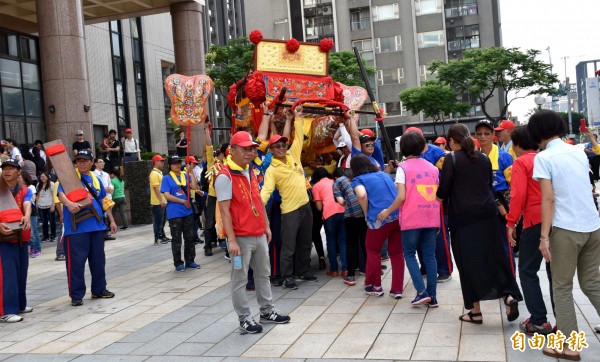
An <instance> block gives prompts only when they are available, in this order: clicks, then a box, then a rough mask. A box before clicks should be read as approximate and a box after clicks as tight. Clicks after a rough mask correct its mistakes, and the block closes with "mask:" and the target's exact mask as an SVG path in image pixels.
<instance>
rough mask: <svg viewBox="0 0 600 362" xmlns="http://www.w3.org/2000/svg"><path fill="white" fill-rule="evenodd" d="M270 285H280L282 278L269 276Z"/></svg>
mask: <svg viewBox="0 0 600 362" xmlns="http://www.w3.org/2000/svg"><path fill="white" fill-rule="evenodd" d="M269 279H271V285H272V286H274V287H280V286H281V285H282V284H283V279H281V277H270V278H269Z"/></svg>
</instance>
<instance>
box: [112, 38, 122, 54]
mask: <svg viewBox="0 0 600 362" xmlns="http://www.w3.org/2000/svg"><path fill="white" fill-rule="evenodd" d="M111 36H112V51H113V55H114V56H116V57H120V56H121V46H120V45H121V37H120V36H119V34H117V33H112V34H111Z"/></svg>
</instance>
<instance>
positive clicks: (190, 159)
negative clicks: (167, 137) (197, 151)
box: [185, 156, 200, 164]
mask: <svg viewBox="0 0 600 362" xmlns="http://www.w3.org/2000/svg"><path fill="white" fill-rule="evenodd" d="M185 163H195V164H199V163H200V162H198V161H196V157H194V156H187V157H186V158H185Z"/></svg>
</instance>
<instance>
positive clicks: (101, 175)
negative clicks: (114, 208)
mask: <svg viewBox="0 0 600 362" xmlns="http://www.w3.org/2000/svg"><path fill="white" fill-rule="evenodd" d="M93 172H94V174H95V175H96V177H97V178H98V180H100V182H102V186H104V189H105V190H106V197H108V198H109V199H110V200H112V191H113V190H114V187H113V184H112V182H110V175H109V174H108V173H106V172H104V171H100V170H98V169H96V170H94V171H93Z"/></svg>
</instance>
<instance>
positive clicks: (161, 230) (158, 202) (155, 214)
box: [150, 155, 171, 245]
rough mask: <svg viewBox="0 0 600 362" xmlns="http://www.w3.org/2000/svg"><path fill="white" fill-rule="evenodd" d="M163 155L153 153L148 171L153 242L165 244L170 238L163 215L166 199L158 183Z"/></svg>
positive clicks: (161, 176) (160, 178)
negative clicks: (166, 231)
mask: <svg viewBox="0 0 600 362" xmlns="http://www.w3.org/2000/svg"><path fill="white" fill-rule="evenodd" d="M164 160H165V158H164V157H162V156H161V155H154V156H153V157H152V165H153V168H152V171H150V207H151V208H152V224H153V226H154V244H155V245H156V244H158V242H159V241H160V242H161V244H166V243H168V242H169V241H171V239H169V238H167V237H166V236H165V223H166V221H167V218H166V217H165V207H166V206H167V201H166V200H165V196H164V195H163V194H162V193H161V192H160V183H161V182H162V178H163V172H162V168H163V161H164Z"/></svg>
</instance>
